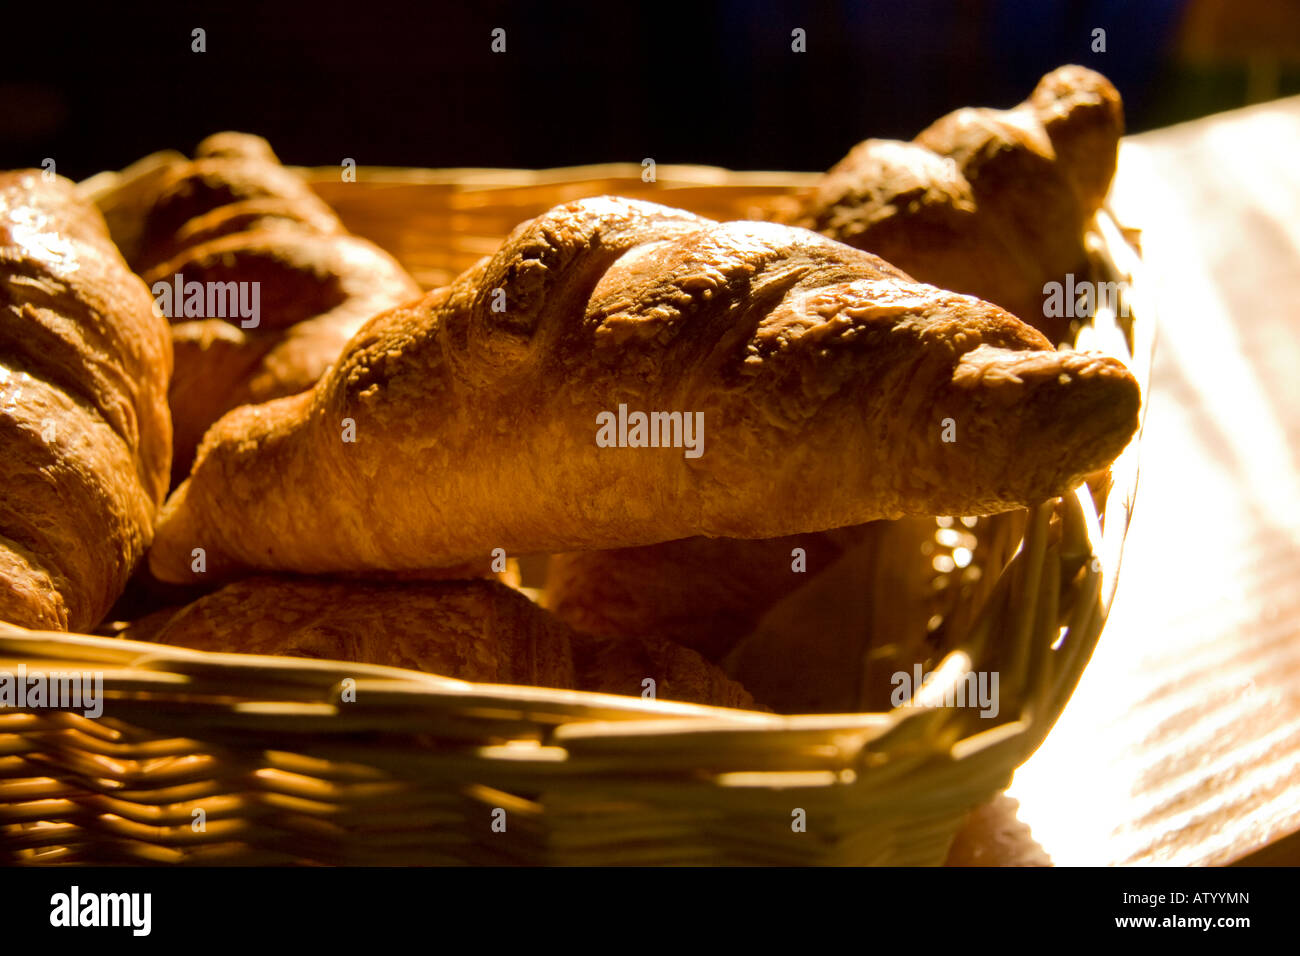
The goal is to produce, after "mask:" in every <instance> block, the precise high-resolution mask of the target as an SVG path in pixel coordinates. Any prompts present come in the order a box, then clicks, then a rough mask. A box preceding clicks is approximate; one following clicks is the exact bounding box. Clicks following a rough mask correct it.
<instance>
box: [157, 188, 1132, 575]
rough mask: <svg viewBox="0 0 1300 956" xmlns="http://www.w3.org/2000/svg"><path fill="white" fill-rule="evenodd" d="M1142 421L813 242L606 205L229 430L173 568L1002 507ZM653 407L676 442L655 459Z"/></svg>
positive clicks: (946, 308)
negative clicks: (196, 562)
mask: <svg viewBox="0 0 1300 956" xmlns="http://www.w3.org/2000/svg"><path fill="white" fill-rule="evenodd" d="M497 306H501V308H502V309H503V311H497V310H496V307H497ZM1138 404H1139V395H1138V387H1137V384H1136V382H1135V381H1134V379H1133V377H1132V376H1131V375H1130V374H1129V373H1128V371H1127V370H1126V369H1125V368H1124V366H1123V365H1122V364H1121V363H1120V362H1118V361H1116V360H1114V359H1111V358H1108V357H1105V356H1102V355H1097V354H1085V353H1074V352H1057V351H1055V350H1053V349H1052V348H1051V346H1050V343H1048V342H1047V340H1046V339H1044V338H1043V337H1042V335H1041V334H1039V333H1038V332H1036V331H1035V330H1033V329H1032V328H1030V327H1029V326H1027V325H1025V324H1024V323H1022V322H1020V321H1019V320H1017V319H1016V318H1015V317H1014V316H1011V315H1010V314H1008V313H1007V312H1005V311H1003V310H1002V309H999V308H998V307H996V306H993V305H990V304H988V303H984V302H981V301H979V300H977V299H973V298H971V297H968V296H963V295H958V294H955V293H950V292H945V291H943V290H940V289H936V288H933V287H931V286H926V285H921V284H919V283H916V282H913V281H912V280H911V279H909V278H908V277H907V276H906V275H905V274H904V273H902V272H900V271H899V270H898V269H895V268H894V267H892V266H891V265H889V264H888V263H886V262H884V261H883V260H881V259H879V258H877V257H875V256H872V255H870V254H868V253H864V252H861V251H858V250H855V249H851V248H849V247H848V246H845V245H842V244H840V243H836V242H833V241H831V240H829V239H827V238H825V237H823V236H818V235H816V234H815V233H811V232H808V231H806V230H802V229H792V228H789V227H785V226H780V225H775V224H772V223H755V222H732V223H724V224H719V223H715V222H712V221H710V220H706V219H701V218H699V217H697V216H694V215H691V214H689V213H684V212H681V211H678V210H673V209H668V208H666V207H663V206H658V205H654V204H650V203H644V202H634V201H630V200H621V199H613V198H608V197H604V198H599V199H588V200H582V201H578V202H573V203H568V204H565V205H561V206H558V207H556V208H555V209H553V210H551V211H549V212H548V213H546V214H544V215H542V216H539V217H538V218H536V219H534V220H531V221H529V222H527V223H524V224H522V225H521V226H519V227H517V228H516V229H515V231H514V232H513V233H512V234H511V236H510V237H509V238H508V239H507V240H506V242H505V244H504V245H503V246H502V248H501V249H500V251H498V252H497V253H496V254H495V255H494V256H492V257H490V258H487V259H484V260H482V261H481V262H480V263H479V264H477V265H476V266H475V267H473V268H472V269H470V270H468V271H467V272H465V273H464V274H463V275H461V276H460V277H459V278H457V280H456V281H455V282H453V283H452V284H451V285H450V286H448V287H446V288H443V289H438V290H435V291H434V292H431V293H429V294H428V295H427V296H426V297H425V298H423V299H422V300H420V301H419V302H415V303H412V304H410V305H407V306H404V307H399V308H396V309H393V310H391V311H389V312H387V313H384V314H382V315H379V316H377V317H376V318H374V319H373V320H371V321H370V322H369V323H368V324H367V325H366V326H365V328H363V329H362V330H361V331H360V332H359V333H358V334H357V336H356V337H355V338H354V339H353V340H352V341H351V342H350V343H349V344H348V347H347V348H346V350H345V351H344V353H343V355H342V356H341V357H340V358H339V361H338V362H337V364H336V365H335V366H334V367H333V368H332V369H331V370H330V372H329V373H328V374H327V375H326V376H325V377H324V378H323V379H322V380H321V381H320V382H319V383H318V384H317V385H316V386H315V387H314V388H313V389H312V390H311V391H310V392H305V393H303V394H301V395H296V396H292V397H289V398H284V399H278V400H276V401H273V402H267V403H265V404H262V405H252V406H245V407H244V408H240V409H236V410H235V411H233V412H231V413H229V414H228V415H226V416H225V417H224V418H222V419H221V420H220V421H219V422H218V423H217V424H216V425H214V426H213V427H212V429H211V430H210V431H209V432H208V435H207V437H206V438H205V439H204V442H203V445H202V447H201V448H200V450H199V454H198V458H197V460H196V462H195V465H194V469H193V472H192V474H191V476H190V478H189V479H188V480H187V481H186V482H185V483H184V484H182V485H181V486H180V488H178V489H177V491H176V492H175V493H174V494H173V496H172V498H171V499H170V500H169V501H168V503H167V505H166V506H165V509H164V514H163V517H162V520H161V523H160V529H159V534H158V539H157V541H156V542H155V545H154V548H153V549H152V551H151V552H150V567H151V568H152V569H153V572H154V573H155V574H156V575H157V576H158V577H159V578H160V579H162V580H165V581H172V582H176V583H186V582H190V581H193V580H194V574H195V572H194V571H193V570H192V560H193V555H194V554H195V553H196V550H195V549H202V552H203V554H204V556H205V562H204V567H205V571H204V572H203V573H206V574H208V575H213V576H215V577H217V578H220V577H222V576H230V575H235V574H238V573H242V572H246V571H248V570H249V569H275V570H291V571H301V572H330V571H343V570H362V569H390V570H391V569H416V568H429V567H439V566H445V565H450V564H455V563H459V562H465V561H473V560H475V559H478V560H480V561H482V560H485V559H486V556H487V553H488V552H489V551H491V550H492V549H495V548H500V549H503V550H504V551H505V552H506V553H507V554H510V555H518V554H528V553H554V552H558V551H571V550H584V549H593V548H606V547H613V546H634V545H640V544H649V543H652V542H656V541H662V540H671V539H674V538H681V537H685V536H688V535H694V534H705V535H712V536H731V537H754V538H762V537H775V536H779V535H784V534H793V533H799V532H805V531H814V530H822V529H826V528H833V527H840V526H844V525H848V524H854V523H859V522H864V521H868V520H872V519H875V518H881V517H897V516H900V515H904V514H935V513H940V514H943V513H957V514H968V513H978V512H992V511H998V510H1005V509H1007V508H1011V507H1015V506H1017V505H1023V504H1024V503H1026V502H1029V501H1035V500H1038V499H1041V498H1045V497H1047V496H1050V495H1054V494H1059V493H1063V492H1065V491H1067V490H1068V489H1070V488H1072V487H1073V486H1074V485H1075V484H1076V483H1077V482H1078V480H1079V478H1080V477H1081V476H1082V475H1085V474H1088V473H1089V472H1091V471H1094V470H1096V469H1097V468H1099V467H1101V466H1102V465H1104V464H1105V463H1107V462H1109V461H1110V460H1112V459H1113V458H1114V457H1115V455H1117V454H1118V453H1119V451H1120V450H1121V449H1122V448H1123V447H1124V446H1125V445H1126V444H1127V443H1128V440H1129V438H1130V437H1131V436H1132V434H1133V432H1134V431H1135V429H1136V427H1137V411H1138ZM629 409H631V410H632V412H629V411H628V410H629ZM633 413H635V414H636V415H640V416H641V418H639V419H637V420H636V422H635V423H634V421H633ZM651 413H654V414H655V415H657V416H658V418H657V425H658V430H659V431H661V432H662V438H663V441H662V442H656V444H658V446H659V447H639V445H641V444H645V445H650V444H651V440H652V439H651V438H650V437H649V436H648V435H647V430H648V429H647V428H646V427H645V426H646V423H647V421H648V422H650V423H651V426H652V427H651V428H650V429H649V431H654V430H655V429H654V427H653V426H654V425H655V424H656V419H653V418H651V417H650V415H651ZM672 413H676V416H677V417H676V422H678V423H680V424H681V430H680V432H679V431H678V430H677V428H676V427H671V428H670V427H669V426H670V422H669V419H670V417H671V414H672ZM615 419H617V420H618V421H617V424H618V427H617V428H616V427H615ZM692 420H693V421H692ZM655 437H659V436H655ZM611 445H613V446H619V447H609V446H611Z"/></svg>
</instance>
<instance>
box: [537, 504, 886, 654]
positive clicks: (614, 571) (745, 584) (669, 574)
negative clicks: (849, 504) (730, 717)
mask: <svg viewBox="0 0 1300 956" xmlns="http://www.w3.org/2000/svg"><path fill="white" fill-rule="evenodd" d="M880 524H882V522H871V523H868V524H865V525H853V526H851V527H848V528H838V529H835V530H833V531H821V532H813V533H811V534H795V535H787V536H784V537H780V538H766V539H762V540H757V541H753V540H744V539H737V538H704V537H694V538H683V539H681V540H679V541H666V542H664V543H662V544H652V545H647V546H645V547H640V548H614V549H611V550H606V551H573V552H568V553H565V554H555V555H551V558H550V561H549V562H548V563H547V568H546V587H545V589H544V590H543V592H542V604H543V606H545V607H546V608H548V609H549V610H551V611H553V612H554V613H555V614H556V616H558V617H559V618H561V619H562V620H564V621H565V622H566V623H567V624H569V625H570V626H571V627H573V628H575V629H577V630H579V631H584V632H587V633H595V634H630V635H639V634H659V635H662V636H663V637H666V638H668V639H669V640H672V641H674V642H676V643H678V644H682V645H684V646H686V647H690V648H694V649H695V650H697V651H699V652H700V653H701V654H703V655H704V656H705V657H706V658H708V659H709V660H711V661H718V660H721V659H722V658H723V656H724V655H726V654H727V652H728V651H730V650H731V649H732V648H733V647H735V646H736V644H737V643H738V642H739V641H740V640H741V639H742V638H744V637H745V636H746V635H748V634H750V633H752V632H753V630H754V629H755V628H756V627H757V626H758V623H759V621H760V620H761V619H762V618H763V616H764V615H765V614H766V613H767V612H768V611H769V610H770V609H771V608H772V607H774V606H775V605H776V604H778V603H780V602H781V601H782V600H784V599H785V598H786V597H788V596H789V595H791V594H794V593H795V592H796V591H799V590H801V589H803V588H804V587H805V586H806V585H807V584H808V583H809V581H810V579H812V578H815V577H817V576H818V575H819V574H820V573H821V572H822V571H823V569H825V568H827V567H830V566H831V565H833V564H834V563H835V562H836V561H838V560H839V559H840V558H841V557H842V556H843V555H844V554H845V553H847V552H848V551H851V550H852V549H854V548H855V547H857V546H858V545H860V544H861V543H862V542H863V541H865V540H867V539H868V538H869V537H871V535H872V534H873V529H875V528H876V527H877V526H878V525H880ZM796 551H799V552H802V554H799V555H796ZM796 567H798V568H802V570H796Z"/></svg>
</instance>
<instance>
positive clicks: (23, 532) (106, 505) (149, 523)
mask: <svg viewBox="0 0 1300 956" xmlns="http://www.w3.org/2000/svg"><path fill="white" fill-rule="evenodd" d="M170 374H171V344H170V342H169V341H168V336H167V322H166V320H165V319H164V318H163V317H162V316H161V315H160V314H159V313H158V312H157V311H156V310H155V308H154V303H153V299H152V297H151V296H150V295H149V290H148V289H147V288H145V286H144V283H142V282H141V281H140V280H139V279H138V278H137V277H136V276H134V275H132V274H131V271H130V269H128V268H127V265H126V263H125V262H124V261H123V260H122V257H121V255H119V253H118V251H117V249H116V248H114V246H113V243H112V241H111V240H110V239H109V235H108V230H107V228H106V227H105V225H104V221H103V219H102V218H101V217H100V215H99V213H98V212H96V210H95V208H94V207H93V206H91V205H89V204H88V203H84V202H82V201H80V200H79V199H78V198H77V196H76V192H75V188H74V187H73V185H72V184H71V183H69V182H68V181H66V180H63V179H49V180H47V179H46V177H45V176H44V174H43V173H41V172H39V171H25V172H14V173H3V174H0V445H2V447H3V449H4V451H3V455H2V456H0V620H5V621H8V622H10V623H13V624H18V625H22V626H24V627H32V628H43V629H71V630H87V629H89V628H91V627H93V626H94V625H95V624H96V623H98V622H99V620H100V618H101V617H103V615H104V614H105V612H107V610H108V608H109V607H110V606H111V605H112V603H113V601H114V599H115V598H116V597H117V596H118V594H120V593H121V591H122V588H123V586H124V585H125V583H126V580H127V577H128V576H129V575H130V573H131V570H132V568H134V567H135V565H136V563H137V562H138V561H139V559H140V558H141V557H142V556H143V554H144V551H145V548H146V547H147V546H148V544H149V542H150V540H151V539H152V537H153V526H154V518H155V513H156V510H157V507H158V505H159V504H160V503H161V502H162V499H163V497H164V496H165V494H166V492H167V475H168V471H169V468H170V464H171V422H170V419H169V416H168V411H167V402H166V396H167V381H168V377H169V375H170Z"/></svg>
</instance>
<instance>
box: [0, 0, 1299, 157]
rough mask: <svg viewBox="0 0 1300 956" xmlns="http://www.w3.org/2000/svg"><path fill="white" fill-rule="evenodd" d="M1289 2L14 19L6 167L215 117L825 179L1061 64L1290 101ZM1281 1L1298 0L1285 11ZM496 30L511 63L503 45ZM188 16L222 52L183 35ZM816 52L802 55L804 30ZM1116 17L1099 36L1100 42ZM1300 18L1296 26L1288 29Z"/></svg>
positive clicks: (487, 152) (1135, 110)
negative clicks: (868, 142) (794, 34)
mask: <svg viewBox="0 0 1300 956" xmlns="http://www.w3.org/2000/svg"><path fill="white" fill-rule="evenodd" d="M1297 9H1300V4H1298V3H1294V2H1292V0H1233V2H1231V3H1226V2H1223V0H859V2H846V0H841V2H827V3H817V4H814V3H793V2H784V3H779V2H741V0H724V2H718V3H714V4H709V3H697V4H686V3H674V2H667V0H665V2H660V0H644V2H609V3H582V4H578V3H564V2H559V3H544V2H531V3H503V2H473V3H465V4H454V5H453V4H446V3H439V2H435V3H425V4H404V5H397V4H391V3H384V2H365V0H355V2H350V3H327V2H322V3H282V4H274V5H269V6H268V5H262V6H247V7H245V6H240V5H229V4H226V5H221V4H201V5H185V4H172V5H168V6H166V7H154V8H150V7H143V6H140V7H135V6H132V5H129V4H126V5H121V4H111V3H109V4H105V5H103V6H102V7H101V8H100V9H98V10H90V9H82V8H81V7H80V6H79V5H64V4H53V3H50V4H41V5H37V4H30V5H23V6H21V7H16V6H14V5H12V4H10V5H9V7H8V8H7V9H6V10H5V14H4V21H3V24H2V25H0V31H3V32H4V33H7V34H8V36H7V37H6V41H7V42H6V43H5V57H4V59H3V61H2V62H0V168H10V167H19V166H38V165H40V164H41V162H42V160H43V159H44V158H46V157H53V158H54V159H55V161H56V163H57V164H58V165H57V169H58V172H60V173H63V174H64V175H67V176H71V177H73V178H81V177H84V176H87V175H89V174H91V173H94V172H97V171H98V170H101V169H105V168H120V167H121V166H124V165H126V164H127V163H129V162H131V161H132V160H134V159H136V158H138V157H140V156H142V155H145V154H146V153H149V152H152V151H154V150H157V149H162V148H167V147H172V148H178V149H182V150H186V151H188V150H190V149H192V147H193V146H194V144H195V143H196V142H197V141H198V140H200V139H201V138H203V137H204V136H205V135H207V134H208V133H211V132H214V131H217V130H221V129H240V130H247V131H251V132H256V133H260V134H262V135H264V136H267V137H268V138H269V139H270V140H271V142H272V145H273V146H274V147H275V149H276V150H277V152H278V153H279V154H280V156H281V158H282V159H283V160H284V161H285V162H288V163H293V164H302V165H326V164H335V163H338V162H339V161H340V160H341V159H342V158H343V157H345V156H350V157H352V158H354V159H356V161H357V162H358V163H359V164H361V165H389V166H431V167H439V166H517V167H547V166H560V165H570V164H579V163H594V162H605V161H632V162H640V161H641V160H642V159H643V158H645V157H653V158H654V159H655V160H656V161H658V162H691V163H708V164H716V165H720V166H727V167H731V168H736V169H807V170H813V169H822V168H825V167H826V166H828V165H830V164H831V163H833V162H834V161H835V160H836V159H838V158H839V157H840V156H841V155H842V154H843V153H844V152H845V151H846V150H847V148H848V147H849V146H851V145H852V144H853V143H854V142H856V141H857V140H860V139H863V138H865V137H867V136H872V135H875V136H887V137H898V138H909V137H911V136H913V135H914V134H915V133H916V132H918V131H919V130H920V129H921V128H922V127H923V126H925V125H926V124H927V123H929V122H930V121H931V120H932V119H934V118H936V117H937V116H939V115H941V114H942V113H944V112H946V111H948V110H950V109H953V108H955V107H957V106H960V105H965V104H978V105H989V106H1001V107H1005V106H1010V105H1012V104H1013V103H1015V102H1017V101H1019V100H1020V99H1023V98H1024V97H1025V96H1026V95H1027V94H1028V93H1029V91H1030V90H1031V89H1032V87H1033V85H1034V83H1035V81H1036V80H1037V79H1038V77H1039V76H1040V75H1041V74H1042V73H1044V72H1046V71H1048V70H1050V69H1051V68H1053V67H1055V66H1057V65H1060V64H1062V63H1066V62H1076V63H1082V64H1085V65H1088V66H1091V67H1094V68H1096V69H1099V70H1101V71H1102V72H1104V73H1105V74H1106V75H1108V76H1109V77H1110V78H1111V80H1112V81H1113V82H1114V83H1115V84H1116V85H1117V86H1118V87H1119V89H1120V91H1121V93H1122V94H1123V95H1124V99H1125V103H1126V108H1127V110H1128V116H1129V127H1130V129H1132V130H1142V129H1147V128H1151V127H1153V126H1157V125H1163V124H1165V123H1168V122H1171V121H1175V120H1179V119H1187V118H1191V117H1193V116H1197V115H1202V114H1204V113H1208V112H1212V111H1214V110H1217V109H1224V108H1228V107H1232V106H1239V105H1242V104H1243V103H1245V102H1247V101H1249V100H1251V99H1260V98H1268V97H1270V96H1276V95H1280V94H1283V93H1287V92H1295V91H1300V71H1297V70H1296V68H1295V67H1296V62H1297V51H1296V49H1295V47H1296V46H1297V44H1300V25H1297V23H1296V17H1295V16H1294V13H1293V11H1295V10H1297ZM1288 11H1292V12H1288ZM498 26H499V27H503V28H504V29H505V30H506V40H507V48H506V52H505V53H504V54H494V53H492V52H491V50H490V42H491V37H490V33H491V30H492V28H494V27H498ZM194 27H203V28H204V29H205V30H206V31H207V38H206V39H207V52H205V53H195V52H192V51H191V33H190V31H191V30H192V29H193V28H194ZM795 27H802V28H803V29H805V30H806V31H807V52H806V53H794V52H792V51H791V30H792V29H794V28H795ZM1095 27H1101V28H1103V29H1105V30H1106V42H1107V47H1106V52H1105V53H1094V52H1092V51H1091V49H1090V47H1091V43H1092V30H1093V29H1094V28H1095ZM1293 29H1294V33H1292V30H1293Z"/></svg>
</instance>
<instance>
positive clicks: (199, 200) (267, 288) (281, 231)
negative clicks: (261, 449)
mask: <svg viewBox="0 0 1300 956" xmlns="http://www.w3.org/2000/svg"><path fill="white" fill-rule="evenodd" d="M96 198H97V200H98V202H99V203H100V205H101V208H104V209H105V211H106V213H107V214H108V216H109V219H110V223H112V224H113V225H114V226H115V227H116V229H117V232H116V234H115V238H117V239H118V241H119V243H121V245H122V246H123V248H124V249H126V250H128V254H129V255H130V256H131V262H132V265H133V267H134V268H135V269H136V270H137V271H138V272H139V273H140V274H141V275H142V276H143V277H144V279H145V281H146V283H148V284H149V286H150V288H151V289H152V290H153V291H154V293H155V295H157V296H158V297H159V300H160V301H161V302H162V303H163V304H164V305H165V306H167V308H165V309H164V311H165V312H167V313H168V314H169V315H170V316H171V317H172V321H173V325H172V338H173V341H174V343H175V352H176V373H175V376H174V378H173V381H172V391H171V396H170V400H171V408H172V417H173V419H174V425H175V449H176V455H175V465H174V468H173V471H174V478H175V479H176V480H180V479H181V478H183V477H184V476H185V475H186V474H187V473H188V470H189V465H190V462H191V461H192V459H193V455H194V449H195V448H196V447H197V446H198V443H199V441H200V439H201V438H202V437H203V433H204V432H205V431H206V430H207V428H208V426H209V425H211V424H212V422H214V421H216V420H217V418H219V417H220V416H221V415H222V414H223V413H225V412H226V411H229V410H230V409H231V408H234V407H236V406H238V405H243V404H246V403H249V402H262V401H266V400H268V399H271V398H278V397H280V396H283V395H292V394H294V393H295V392H301V391H302V390H303V389H306V388H310V387H311V385H312V384H313V383H314V382H315V381H316V379H318V378H319V377H320V375H321V373H322V372H324V370H325V369H326V367H327V366H328V365H329V363H330V362H332V361H333V360H334V359H335V358H336V357H337V355H338V353H339V351H340V350H341V349H342V347H343V345H344V344H345V343H346V342H347V340H348V339H349V338H350V337H351V336H352V334H353V333H354V332H355V331H356V330H357V329H358V328H360V327H361V325H362V324H363V323H364V322H365V321H366V320H367V319H369V318H370V317H371V316H373V315H374V314H375V313H377V312H379V311H382V310H383V309H386V308H389V307H391V306H393V305H396V304H398V303H400V302H404V301H407V300H410V299H413V298H415V297H416V296H418V295H419V293H420V289H419V287H418V286H417V285H416V283H415V281H414V280H413V279H412V278H411V277H410V276H409V275H407V274H406V272H405V271H403V269H402V268H401V266H399V265H398V264H397V262H396V261H395V260H394V259H393V258H392V257H391V256H389V255H388V254H387V253H385V252H384V251H383V250H381V249H379V248H378V247H377V246H375V245H374V244H372V243H370V242H367V241H366V240H364V239H360V238H357V237H356V236H351V235H349V234H348V233H347V232H346V231H345V230H344V228H343V226H342V224H341V223H340V222H339V221H338V218H337V217H336V216H335V215H334V213H333V212H331V211H330V209H329V207H328V206H326V205H325V203H323V202H322V201H321V200H320V199H319V198H317V197H316V195H315V194H314V193H313V192H312V191H311V188H310V187H309V186H308V185H307V184H306V183H305V182H304V181H303V180H302V179H301V178H299V177H298V176H297V175H295V174H294V173H292V172H291V171H289V170H287V169H285V168H284V167H283V166H281V165H280V163H279V161H278V160H277V159H276V157H275V154H274V153H273V152H271V148H270V146H269V145H268V144H267V143H266V141H265V140H262V139H260V138H258V137H256V136H249V135H246V134H242V133H218V134H216V135H215V136H211V137H209V138H208V139H206V140H204V141H203V142H202V143H200V144H199V147H198V149H197V151H196V158H195V159H193V160H187V159H185V158H184V157H181V156H179V155H178V154H160V155H159V156H157V157H150V158H148V159H146V160H144V161H142V163H141V164H137V167H133V168H132V169H128V170H127V171H125V173H124V174H123V175H122V177H121V179H120V181H119V182H118V183H116V184H115V185H114V186H113V188H111V189H109V190H107V191H103V190H99V191H98V192H97V193H96ZM195 284H197V285H195ZM196 290H197V291H199V292H200V296H199V297H198V298H194V297H193V292H194V291H196ZM232 293H233V295H232ZM234 296H238V297H239V298H238V305H237V306H236V304H235V303H236V300H235V298H234Z"/></svg>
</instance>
